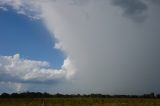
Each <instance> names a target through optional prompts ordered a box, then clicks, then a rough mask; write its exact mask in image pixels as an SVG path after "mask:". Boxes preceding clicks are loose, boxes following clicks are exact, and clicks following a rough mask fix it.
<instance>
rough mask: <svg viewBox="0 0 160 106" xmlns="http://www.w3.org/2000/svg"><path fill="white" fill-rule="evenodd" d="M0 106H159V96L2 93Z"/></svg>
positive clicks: (152, 94)
mask: <svg viewBox="0 0 160 106" xmlns="http://www.w3.org/2000/svg"><path fill="white" fill-rule="evenodd" d="M0 106H160V95H155V94H154V93H150V94H144V95H139V96H137V95H102V94H90V95H79V94H77V95H63V94H55V95H51V94H48V93H40V92H38V93H34V92H25V93H19V94H18V93H13V94H7V93H3V94H1V95H0Z"/></svg>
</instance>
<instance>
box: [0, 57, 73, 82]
mask: <svg viewBox="0 0 160 106" xmlns="http://www.w3.org/2000/svg"><path fill="white" fill-rule="evenodd" d="M73 74H74V71H73V66H72V65H71V61H70V59H69V58H67V59H66V60H64V64H63V65H62V67H61V69H59V70H56V69H53V68H51V67H50V65H49V63H48V62H46V61H36V60H28V59H22V58H20V55H19V54H15V55H13V56H0V81H1V82H15V83H17V82H19V83H52V82H55V81H60V80H62V79H70V78H71V76H72V75H73Z"/></svg>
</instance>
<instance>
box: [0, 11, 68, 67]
mask: <svg viewBox="0 0 160 106" xmlns="http://www.w3.org/2000/svg"><path fill="white" fill-rule="evenodd" d="M0 29H1V30H0V55H2V56H3V55H8V56H9V55H13V54H16V53H19V54H20V55H21V57H22V58H27V59H31V60H40V61H47V62H49V63H50V65H51V67H53V68H56V69H59V68H60V67H61V65H62V64H63V60H64V58H65V56H64V54H63V52H62V51H61V50H58V49H55V48H54V44H55V42H56V40H55V39H52V38H51V35H50V33H49V32H48V30H47V29H46V28H45V27H44V26H43V24H42V22H41V21H40V20H31V19H29V18H28V17H26V16H24V15H20V14H17V13H16V12H15V11H13V10H11V9H10V10H8V11H7V12H6V11H0Z"/></svg>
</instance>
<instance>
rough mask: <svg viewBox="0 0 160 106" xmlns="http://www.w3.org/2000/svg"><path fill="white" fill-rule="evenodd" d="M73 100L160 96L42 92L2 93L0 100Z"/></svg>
mask: <svg viewBox="0 0 160 106" xmlns="http://www.w3.org/2000/svg"><path fill="white" fill-rule="evenodd" d="M54 97H56V98H72V97H93V98H160V94H157V95H155V94H154V93H149V94H143V95H104V94H83V95H81V94H60V93H57V94H49V93H46V92H45V93H41V92H23V93H12V94H8V93H2V94H1V95H0V98H54Z"/></svg>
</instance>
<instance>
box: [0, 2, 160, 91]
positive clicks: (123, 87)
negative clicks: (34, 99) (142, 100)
mask: <svg viewBox="0 0 160 106" xmlns="http://www.w3.org/2000/svg"><path fill="white" fill-rule="evenodd" d="M159 10H160V2H159V0H0V29H1V30H0V92H9V93H11V92H23V91H40V92H49V93H57V92H59V93H65V94H73V93H81V94H84V93H86V94H88V93H103V94H143V93H148V92H155V93H160V83H159V81H160V78H159V74H160V71H159V70H160V56H159V54H160V47H159V45H160V41H159V40H160V36H159V34H160V21H159V19H160V13H159Z"/></svg>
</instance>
